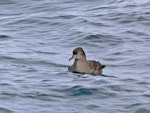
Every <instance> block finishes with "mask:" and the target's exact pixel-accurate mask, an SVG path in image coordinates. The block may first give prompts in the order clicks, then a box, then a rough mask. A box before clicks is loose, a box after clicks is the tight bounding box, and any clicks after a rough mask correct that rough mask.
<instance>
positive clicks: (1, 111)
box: [0, 108, 14, 113]
mask: <svg viewBox="0 0 150 113" xmlns="http://www.w3.org/2000/svg"><path fill="white" fill-rule="evenodd" d="M0 113H14V112H13V111H11V110H9V109H7V108H0Z"/></svg>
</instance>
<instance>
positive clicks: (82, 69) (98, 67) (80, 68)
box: [68, 47, 105, 75]
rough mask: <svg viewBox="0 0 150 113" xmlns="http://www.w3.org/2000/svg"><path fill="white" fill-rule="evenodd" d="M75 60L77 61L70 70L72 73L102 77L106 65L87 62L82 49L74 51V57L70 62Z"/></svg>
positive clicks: (93, 61)
mask: <svg viewBox="0 0 150 113" xmlns="http://www.w3.org/2000/svg"><path fill="white" fill-rule="evenodd" d="M73 58H74V59H75V61H74V64H73V65H72V66H69V68H68V70H69V71H70V72H76V73H87V74H96V75H101V74H102V69H103V68H104V67H105V65H102V64H100V62H98V61H95V60H87V59H86V55H85V52H84V50H83V49H82V48H81V47H78V48H75V49H74V50H73V55H72V57H71V58H70V59H69V60H71V59H73Z"/></svg>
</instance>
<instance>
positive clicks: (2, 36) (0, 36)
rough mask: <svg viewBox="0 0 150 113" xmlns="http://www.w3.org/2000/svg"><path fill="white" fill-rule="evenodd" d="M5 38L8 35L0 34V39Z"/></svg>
mask: <svg viewBox="0 0 150 113" xmlns="http://www.w3.org/2000/svg"><path fill="white" fill-rule="evenodd" d="M6 38H9V36H7V35H0V39H6Z"/></svg>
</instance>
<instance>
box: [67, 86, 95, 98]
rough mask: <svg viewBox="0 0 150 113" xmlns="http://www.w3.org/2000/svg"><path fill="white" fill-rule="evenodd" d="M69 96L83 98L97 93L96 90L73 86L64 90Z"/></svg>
mask: <svg viewBox="0 0 150 113" xmlns="http://www.w3.org/2000/svg"><path fill="white" fill-rule="evenodd" d="M66 90H67V92H69V93H70V95H71V96H83V95H92V94H93V93H94V92H96V91H97V89H96V88H85V87H82V86H73V87H71V88H69V89H66Z"/></svg>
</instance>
